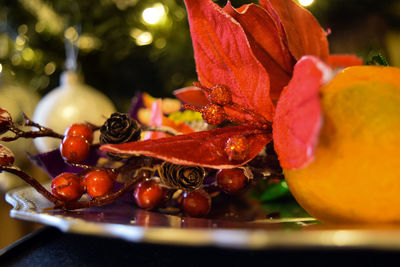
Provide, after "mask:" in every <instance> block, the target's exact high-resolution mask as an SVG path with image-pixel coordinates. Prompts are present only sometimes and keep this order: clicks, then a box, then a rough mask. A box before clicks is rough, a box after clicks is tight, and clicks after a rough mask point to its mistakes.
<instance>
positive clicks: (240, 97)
mask: <svg viewBox="0 0 400 267" xmlns="http://www.w3.org/2000/svg"><path fill="white" fill-rule="evenodd" d="M185 3H186V7H187V11H188V16H189V25H190V31H191V35H192V41H193V48H194V56H195V60H196V67H197V74H198V76H199V81H200V82H201V83H202V85H204V86H206V87H211V86H213V85H215V84H224V85H226V86H228V87H229V88H230V89H231V91H232V99H233V102H235V103H237V104H238V105H240V106H242V107H244V108H246V109H249V110H254V111H255V112H257V113H258V114H260V115H262V116H263V117H265V118H266V119H267V120H269V121H270V120H271V119H272V116H273V112H274V106H273V104H272V101H271V99H270V97H269V76H268V73H267V71H266V70H265V69H264V67H263V66H262V65H261V63H260V62H259V61H258V60H257V58H256V57H255V56H254V54H253V52H252V50H251V48H250V45H249V42H248V41H247V38H246V34H245V32H244V31H243V28H242V27H241V26H240V24H239V23H238V22H237V21H235V20H234V19H233V18H232V17H231V16H229V15H228V14H227V13H226V12H224V11H223V10H222V9H221V8H220V7H219V6H218V5H216V4H214V3H213V2H212V1H211V0H185Z"/></svg>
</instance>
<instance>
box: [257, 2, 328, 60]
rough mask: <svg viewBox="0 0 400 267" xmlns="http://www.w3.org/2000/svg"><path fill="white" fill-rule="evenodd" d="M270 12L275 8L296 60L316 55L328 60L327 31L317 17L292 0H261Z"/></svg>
mask: <svg viewBox="0 0 400 267" xmlns="http://www.w3.org/2000/svg"><path fill="white" fill-rule="evenodd" d="M260 4H261V5H262V6H263V7H264V8H265V9H266V10H267V11H269V12H270V13H272V10H275V11H276V13H277V14H278V16H279V19H280V20H281V22H282V25H283V27H284V29H285V32H286V37H287V40H288V45H289V49H290V52H291V53H292V55H293V56H294V58H295V59H296V60H299V59H300V58H301V57H302V56H304V55H314V56H317V57H319V58H320V59H322V60H323V61H325V62H327V61H328V56H329V47H328V40H327V38H326V32H325V31H324V30H323V29H322V28H321V26H320V25H319V23H318V21H317V20H316V19H315V17H314V16H313V15H312V14H311V13H310V12H309V11H308V10H307V9H305V8H303V7H301V6H299V5H298V4H297V3H295V2H294V1H292V0H285V1H283V0H260Z"/></svg>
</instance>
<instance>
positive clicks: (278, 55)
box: [224, 2, 295, 100]
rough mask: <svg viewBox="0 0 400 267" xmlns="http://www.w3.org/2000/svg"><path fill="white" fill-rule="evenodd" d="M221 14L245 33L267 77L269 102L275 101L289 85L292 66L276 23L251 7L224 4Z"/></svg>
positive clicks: (265, 12) (253, 6) (267, 14)
mask: <svg viewBox="0 0 400 267" xmlns="http://www.w3.org/2000/svg"><path fill="white" fill-rule="evenodd" d="M224 10H225V11H226V12H227V13H229V14H230V15H231V16H232V17H233V18H234V19H236V20H237V21H238V22H239V23H240V25H241V26H242V27H243V29H244V30H245V32H246V35H247V39H248V40H249V43H250V46H251V48H252V50H253V53H254V54H255V55H256V57H257V59H258V60H259V61H260V63H261V64H262V65H263V66H264V68H265V69H266V70H267V72H268V73H269V77H270V79H271V92H270V94H271V98H272V99H273V100H277V99H278V98H279V94H280V93H281V91H282V89H283V87H284V86H286V85H287V83H288V82H289V80H290V77H291V74H292V70H293V65H294V64H295V61H294V58H293V57H292V55H291V54H290V52H289V49H288V47H287V45H286V43H287V41H286V36H285V33H284V31H283V30H281V25H280V22H277V21H275V20H274V17H273V16H272V15H271V14H269V13H268V12H267V11H266V10H265V9H264V8H262V7H260V6H257V5H254V4H250V5H245V6H242V7H240V9H234V8H233V7H232V5H231V4H230V2H228V3H227V5H226V6H225V8H224Z"/></svg>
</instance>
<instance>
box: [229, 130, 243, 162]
mask: <svg viewBox="0 0 400 267" xmlns="http://www.w3.org/2000/svg"><path fill="white" fill-rule="evenodd" d="M225 152H226V154H227V155H228V158H229V160H230V161H241V160H245V159H246V158H247V156H248V155H249V141H248V140H247V138H246V136H243V135H235V136H232V137H230V138H229V139H228V140H227V141H226V145H225Z"/></svg>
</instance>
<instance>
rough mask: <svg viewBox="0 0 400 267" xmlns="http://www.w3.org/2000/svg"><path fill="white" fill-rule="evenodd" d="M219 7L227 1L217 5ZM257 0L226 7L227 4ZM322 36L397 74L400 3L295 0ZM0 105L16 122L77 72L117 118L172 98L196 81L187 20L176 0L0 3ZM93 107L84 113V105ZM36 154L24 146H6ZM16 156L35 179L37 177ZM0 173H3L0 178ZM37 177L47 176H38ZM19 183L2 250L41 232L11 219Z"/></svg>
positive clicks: (11, 183) (1, 204)
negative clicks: (139, 103)
mask: <svg viewBox="0 0 400 267" xmlns="http://www.w3.org/2000/svg"><path fill="white" fill-rule="evenodd" d="M215 2H217V3H218V4H220V5H224V4H225V3H226V1H215ZM251 2H255V1H241V0H232V4H233V5H234V6H236V7H237V6H240V5H242V4H245V3H251ZM298 2H299V3H300V4H301V5H303V6H305V7H306V8H307V9H309V10H310V11H311V12H312V13H313V14H314V15H315V16H316V17H317V19H318V20H319V22H320V23H321V25H322V26H323V27H324V28H325V29H330V31H331V34H330V36H329V41H330V49H331V53H355V54H357V55H358V56H360V57H362V58H364V60H365V61H368V60H370V59H371V58H372V57H373V56H375V55H377V54H381V55H382V56H384V57H385V58H386V59H387V60H388V62H389V64H390V65H393V66H399V67H400V1H398V0H379V1H378V0H363V1H359V0H334V1H333V0H331V1H327V0H314V1H313V0H299V1H298ZM0 3H1V4H0V107H3V108H5V109H7V110H9V111H10V113H12V115H13V118H14V120H21V119H22V117H21V115H20V113H21V111H24V112H26V113H27V114H28V115H30V116H32V115H33V114H34V110H35V108H36V105H37V103H38V102H39V101H40V99H41V98H42V97H43V96H45V95H46V94H48V93H49V92H51V91H52V90H54V89H55V88H57V87H59V86H60V77H61V74H62V72H63V71H65V70H66V69H70V70H74V71H76V72H78V73H80V74H81V76H82V77H83V79H84V82H82V83H85V84H86V85H87V86H90V87H91V88H95V89H96V90H97V91H99V92H102V93H103V94H104V95H105V97H107V98H108V99H109V100H111V102H112V103H113V104H114V106H115V109H116V110H118V111H127V110H128V108H129V105H130V102H131V99H132V97H133V96H134V95H135V93H136V92H139V91H146V92H148V93H150V94H151V95H153V96H156V97H168V96H171V92H172V91H173V90H174V89H178V88H181V87H184V86H186V85H189V84H191V83H192V81H194V80H196V73H195V65H194V60H193V51H192V45H191V39H190V35H189V29H188V23H187V16H186V11H185V7H184V4H183V1H180V0H164V1H161V0H158V1H156V0H141V1H139V0H98V1H93V0H92V1H78V0H52V1H46V0H18V1H16V0H0ZM88 108H91V107H88ZM11 149H12V150H13V151H14V152H16V153H21V154H23V152H24V151H26V150H28V151H30V152H33V153H34V152H35V151H36V149H35V147H34V146H33V144H32V142H30V141H21V142H20V143H19V144H16V147H11ZM23 158H24V157H23V156H21V157H18V155H17V163H18V164H19V165H20V166H22V167H24V168H26V169H29V171H30V172H32V173H33V174H34V175H37V176H39V177H40V176H42V174H41V173H40V171H39V170H36V169H35V168H34V167H32V166H30V165H29V163H27V162H26V161H24V159H23ZM2 175H3V174H2ZM43 179H45V178H43ZM18 185H20V184H19V183H18V182H17V181H16V180H15V179H13V178H9V177H3V176H0V192H1V193H0V198H1V199H0V229H1V233H0V248H1V247H4V246H6V245H7V244H9V243H11V242H13V241H15V240H16V239H18V238H19V237H21V236H23V235H25V234H26V233H28V232H30V231H32V230H33V229H36V228H37V227H39V226H38V225H34V224H30V223H23V222H19V221H16V220H13V219H10V218H9V215H8V212H9V209H10V206H9V205H8V204H6V202H5V201H4V195H5V192H6V191H7V190H9V189H10V188H13V187H15V186H18Z"/></svg>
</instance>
